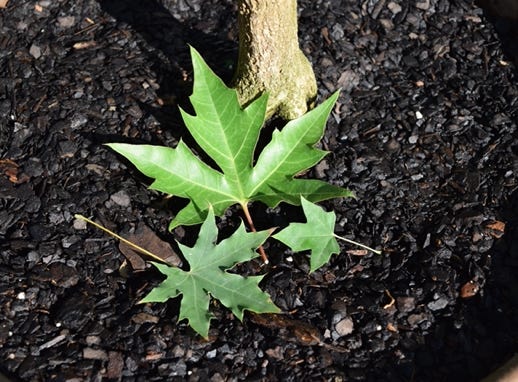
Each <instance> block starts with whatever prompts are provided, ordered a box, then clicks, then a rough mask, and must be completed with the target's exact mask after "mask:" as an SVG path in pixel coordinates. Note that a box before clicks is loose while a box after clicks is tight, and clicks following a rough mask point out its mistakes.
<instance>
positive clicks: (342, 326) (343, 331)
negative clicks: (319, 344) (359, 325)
mask: <svg viewBox="0 0 518 382" xmlns="http://www.w3.org/2000/svg"><path fill="white" fill-rule="evenodd" d="M335 330H336V332H337V333H338V334H339V335H340V337H343V336H346V335H348V334H351V333H352V332H353V330H354V322H353V320H352V319H351V318H349V317H347V318H344V319H343V320H341V321H340V322H338V323H337V324H336V326H335Z"/></svg>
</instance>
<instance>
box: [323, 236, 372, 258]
mask: <svg viewBox="0 0 518 382" xmlns="http://www.w3.org/2000/svg"><path fill="white" fill-rule="evenodd" d="M333 236H334V237H335V238H337V239H340V240H343V241H345V242H347V243H349V244H353V245H357V246H358V247H361V248H363V249H366V250H368V251H371V252H374V253H375V254H376V255H381V251H378V250H376V249H372V248H371V247H368V246H366V245H364V244H361V243H358V242H356V241H354V240H349V239H346V238H345V237H342V236H338V235H337V234H336V233H334V234H333Z"/></svg>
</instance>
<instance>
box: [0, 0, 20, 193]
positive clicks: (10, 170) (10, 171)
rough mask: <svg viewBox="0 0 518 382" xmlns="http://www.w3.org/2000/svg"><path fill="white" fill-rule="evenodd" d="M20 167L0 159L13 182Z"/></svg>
mask: <svg viewBox="0 0 518 382" xmlns="http://www.w3.org/2000/svg"><path fill="white" fill-rule="evenodd" d="M0 1H1V0H0ZM18 167H19V166H18V164H16V163H15V162H13V161H12V160H10V159H0V172H3V173H4V174H5V175H7V176H8V177H9V181H10V182H11V183H18Z"/></svg>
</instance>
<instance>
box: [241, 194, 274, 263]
mask: <svg viewBox="0 0 518 382" xmlns="http://www.w3.org/2000/svg"><path fill="white" fill-rule="evenodd" d="M241 209H242V210H243V213H244V214H245V218H246V221H247V223H248V226H249V227H250V230H251V231H252V232H257V230H256V229H255V225H254V221H253V220H252V215H250V211H249V210H248V204H247V203H243V204H241ZM257 250H258V251H259V254H260V255H261V259H262V260H263V263H265V264H268V263H269V262H270V261H269V260H268V256H266V252H265V250H264V248H263V245H262V244H261V245H260V246H259V248H257Z"/></svg>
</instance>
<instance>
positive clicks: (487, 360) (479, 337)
mask: <svg viewBox="0 0 518 382" xmlns="http://www.w3.org/2000/svg"><path fill="white" fill-rule="evenodd" d="M501 216H502V220H503V221H505V222H506V227H505V234H504V235H503V236H502V237H500V238H499V239H498V240H497V241H496V242H495V244H494V245H493V247H492V248H491V250H490V251H488V253H487V254H486V255H485V256H486V258H487V261H486V263H487V264H490V272H487V273H489V274H490V277H489V278H488V279H486V280H484V279H483V277H484V272H483V271H482V270H477V269H470V270H469V271H470V273H471V274H474V275H475V276H474V278H473V281H474V282H475V284H477V283H480V284H481V285H480V286H481V292H480V294H477V295H475V296H474V297H471V298H466V299H465V300H464V301H465V302H464V310H463V317H462V322H456V318H454V317H452V318H451V319H443V320H441V321H438V322H437V323H436V325H435V328H434V330H433V334H432V335H429V336H427V337H426V340H425V341H426V342H425V344H423V345H421V346H417V345H416V350H415V353H416V357H415V359H414V360H412V362H408V363H404V362H402V363H401V364H400V365H397V366H395V367H394V374H395V375H397V376H398V377H401V376H405V377H406V378H408V380H409V381H419V380H425V379H426V380H430V379H429V378H430V377H431V376H433V375H436V376H437V379H436V380H437V381H442V380H444V381H466V380H473V381H474V380H479V379H480V378H482V377H484V376H486V375H488V374H489V373H490V372H491V371H492V370H495V369H497V368H498V367H500V366H501V365H502V364H503V363H504V362H505V360H506V359H508V358H511V357H512V356H513V355H514V354H515V353H516V351H517V344H518V279H517V278H516V274H517V273H518V191H515V192H514V194H512V196H511V198H510V200H509V201H507V203H506V205H505V207H504V208H503V210H502V213H501ZM477 276H478V277H480V278H478V277H477ZM459 298H461V297H459ZM457 328H458V329H457ZM415 362H417V364H419V366H420V368H419V370H418V371H417V373H419V372H421V373H423V372H426V375H424V374H416V369H415ZM426 365H428V368H427V367H426ZM444 376H448V378H447V379H444ZM421 378H422V379H421Z"/></svg>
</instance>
